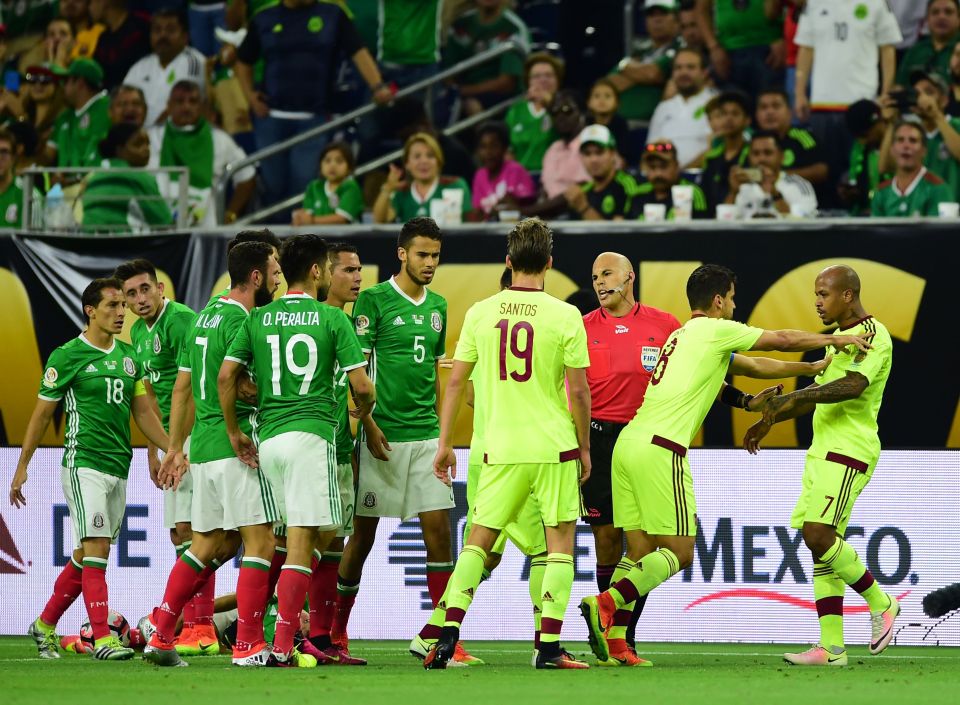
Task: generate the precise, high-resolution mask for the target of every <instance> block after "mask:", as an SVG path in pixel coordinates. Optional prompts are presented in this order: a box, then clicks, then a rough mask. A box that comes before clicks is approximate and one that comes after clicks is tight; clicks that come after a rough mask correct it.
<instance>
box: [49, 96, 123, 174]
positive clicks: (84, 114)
mask: <svg viewBox="0 0 960 705" xmlns="http://www.w3.org/2000/svg"><path fill="white" fill-rule="evenodd" d="M110 124H111V123H110V97H109V96H108V95H107V92H106V91H101V92H100V93H98V94H97V95H95V96H94V97H93V98H91V99H90V101H89V102H88V103H87V104H86V105H84V106H83V107H82V108H80V109H79V110H71V109H70V108H66V109H65V110H64V111H63V112H62V113H60V115H59V116H58V117H57V121H56V122H55V123H54V124H53V132H52V133H51V134H50V139H51V140H53V142H54V144H55V145H56V147H57V166H99V165H100V148H99V144H100V140H102V139H103V138H104V137H106V136H107V133H108V132H109V131H110Z"/></svg>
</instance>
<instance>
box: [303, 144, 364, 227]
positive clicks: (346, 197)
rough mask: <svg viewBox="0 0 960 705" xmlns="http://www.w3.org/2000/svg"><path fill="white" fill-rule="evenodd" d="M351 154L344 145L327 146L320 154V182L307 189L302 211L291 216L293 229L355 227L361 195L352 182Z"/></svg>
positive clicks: (355, 182)
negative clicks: (315, 226)
mask: <svg viewBox="0 0 960 705" xmlns="http://www.w3.org/2000/svg"><path fill="white" fill-rule="evenodd" d="M353 167H354V161H353V150H351V149H350V145H348V144H346V143H345V142H331V143H330V144H328V145H327V146H326V147H324V148H323V152H321V154H320V178H319V179H314V180H313V181H311V182H310V183H309V184H308V185H307V192H306V193H305V194H304V195H303V208H299V209H297V210H295V211H294V212H293V224H294V225H344V224H348V223H359V222H360V216H361V215H363V193H362V192H361V190H360V184H358V183H357V180H356V179H354V178H353V176H352V174H353Z"/></svg>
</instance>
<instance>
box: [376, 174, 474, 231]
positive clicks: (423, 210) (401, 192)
mask: <svg viewBox="0 0 960 705" xmlns="http://www.w3.org/2000/svg"><path fill="white" fill-rule="evenodd" d="M446 191H460V192H461V194H463V196H462V197H463V201H462V203H463V205H462V207H461V209H460V211H461V213H462V214H463V215H466V214H467V213H469V212H470V211H471V210H472V208H473V206H472V201H471V198H470V187H469V186H467V182H466V181H464V180H463V179H461V178H459V177H454V176H441V177H440V178H439V179H438V180H437V181H436V182H435V183H434V184H433V186H432V187H431V188H430V190H429V191H427V195H426V196H424V197H423V198H421V197H420V196H419V194H418V193H417V191H416V189H415V188H414V187H413V185H411V184H407V185H406V186H404V187H403V188H399V189H397V190H396V191H394V192H393V193H392V194H390V207H391V208H393V211H394V213H396V220H397V222H398V223H406V222H407V221H408V220H410V219H411V218H417V217H421V216H426V217H430V218H433V217H434V216H433V214H432V213H431V205H430V204H431V203H433V202H434V201H438V202H439V201H443V194H444V192H446ZM438 205H439V203H438Z"/></svg>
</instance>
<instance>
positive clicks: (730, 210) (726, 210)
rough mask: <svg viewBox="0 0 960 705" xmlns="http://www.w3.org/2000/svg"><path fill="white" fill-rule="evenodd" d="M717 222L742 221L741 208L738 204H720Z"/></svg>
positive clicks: (718, 205)
mask: <svg viewBox="0 0 960 705" xmlns="http://www.w3.org/2000/svg"><path fill="white" fill-rule="evenodd" d="M717 220H740V206H738V205H737V204H736V203H718V204H717Z"/></svg>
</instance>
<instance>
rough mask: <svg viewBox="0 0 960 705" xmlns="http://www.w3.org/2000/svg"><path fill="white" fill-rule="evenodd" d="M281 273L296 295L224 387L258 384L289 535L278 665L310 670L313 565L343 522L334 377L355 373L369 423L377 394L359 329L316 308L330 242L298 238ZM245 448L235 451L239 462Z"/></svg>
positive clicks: (247, 344) (284, 253)
mask: <svg viewBox="0 0 960 705" xmlns="http://www.w3.org/2000/svg"><path fill="white" fill-rule="evenodd" d="M280 265H281V267H282V268H283V271H284V274H285V276H286V279H287V283H288V286H289V289H288V291H287V293H286V294H285V295H283V296H282V297H280V299H278V300H277V301H274V302H273V303H271V304H269V305H267V306H264V307H262V308H258V309H255V310H254V311H253V312H252V313H251V315H250V317H249V318H248V319H247V320H246V321H245V322H244V325H243V327H242V328H241V329H240V330H239V331H238V332H237V336H236V338H234V340H233V342H232V343H231V345H230V349H229V350H228V352H227V356H226V357H225V358H224V362H223V365H222V366H221V368H220V375H219V378H218V385H219V386H220V388H221V389H223V388H225V387H226V388H229V387H231V386H233V385H235V383H236V378H237V376H238V375H239V373H240V370H241V366H243V365H246V366H247V367H248V368H249V369H250V371H251V373H252V375H253V377H254V378H255V379H256V380H257V381H258V384H257V420H256V425H255V427H254V435H255V438H256V440H257V442H258V446H259V457H260V462H261V465H262V467H263V471H264V475H265V476H266V478H267V480H268V482H269V483H270V486H271V488H272V489H273V493H274V496H275V497H276V498H277V504H278V506H279V509H280V515H281V520H282V521H283V523H284V524H286V526H287V560H286V562H285V563H284V565H283V569H282V571H281V574H280V581H279V583H278V584H277V597H278V598H279V607H278V614H277V630H276V634H275V636H274V642H273V658H274V662H275V663H276V664H277V665H280V666H293V667H304V666H307V667H309V666H316V664H317V660H316V658H314V657H313V656H309V655H305V654H301V653H300V652H299V651H298V650H297V649H296V648H295V647H294V644H293V635H294V631H295V630H296V629H297V627H298V626H299V624H300V610H301V608H302V607H303V601H304V598H305V597H306V595H307V589H308V588H309V585H310V578H311V574H312V570H311V566H310V559H311V556H312V555H313V551H314V548H315V547H316V548H317V549H318V550H320V551H323V550H324V549H325V548H326V547H327V545H328V544H329V543H330V540H331V539H332V538H333V537H334V536H335V535H336V532H337V529H339V528H340V525H341V522H342V507H341V504H340V490H339V487H338V480H337V459H336V445H335V436H336V428H337V423H338V420H337V399H336V396H335V395H334V389H333V374H334V367H335V366H339V368H340V369H341V370H343V371H344V372H346V373H347V376H348V378H349V379H350V385H351V387H352V388H353V392H354V397H355V399H356V401H357V409H358V412H359V415H360V417H361V418H362V417H364V416H366V415H367V414H369V413H370V409H371V406H372V405H373V401H374V398H375V394H374V387H373V382H372V381H371V380H370V378H369V377H367V374H366V372H365V371H364V368H365V367H366V366H367V361H366V358H365V357H364V355H363V351H362V350H361V349H360V343H359V341H358V340H357V337H356V335H354V332H353V327H352V325H351V324H350V319H349V318H347V315H346V314H345V313H344V312H343V311H341V310H338V309H337V308H334V307H333V306H328V305H327V304H326V303H322V302H320V301H318V300H317V296H318V294H319V292H321V291H323V293H324V297H325V294H326V291H325V290H326V288H327V286H328V285H329V279H330V270H329V262H328V256H327V244H326V242H325V241H324V240H323V239H322V238H320V237H319V236H318V235H294V236H292V237H290V238H288V239H287V240H286V241H284V243H283V245H282V246H281V247H280ZM222 400H223V398H222ZM225 401H228V400H225ZM225 405H226V403H225ZM225 415H226V416H227V419H226V420H227V427H228V431H230V430H231V427H232V425H233V424H234V423H235V419H231V418H230V414H229V412H228V411H226V410H225ZM231 440H232V441H233V440H234V438H232V439H231ZM242 445H243V443H242V441H241V443H239V444H235V446H234V449H235V450H237V451H238V454H240V453H241V447H242Z"/></svg>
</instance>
